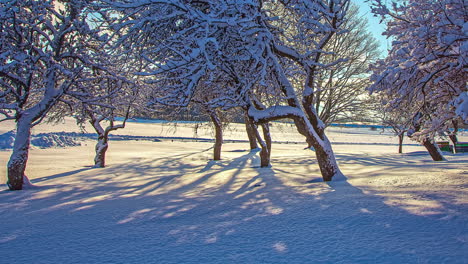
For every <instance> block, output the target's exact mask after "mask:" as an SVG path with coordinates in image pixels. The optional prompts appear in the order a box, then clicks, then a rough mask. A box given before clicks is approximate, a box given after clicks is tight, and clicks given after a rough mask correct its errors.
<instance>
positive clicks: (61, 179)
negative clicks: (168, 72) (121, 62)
mask: <svg viewBox="0 0 468 264" xmlns="http://www.w3.org/2000/svg"><path fill="white" fill-rule="evenodd" d="M158 126H160V125H157V124H154V125H150V124H145V125H143V124H133V125H130V126H129V130H126V129H125V130H122V131H119V132H120V133H122V134H126V135H139V136H150V135H155V134H158V133H166V136H168V137H175V136H183V137H186V136H189V135H192V136H193V127H191V126H189V125H187V126H180V127H178V129H177V132H176V133H175V134H173V133H172V132H167V129H161V128H160V127H158ZM0 129H5V130H6V129H9V128H7V127H1V128H0ZM235 129H237V128H235ZM235 129H232V131H233V132H231V135H232V137H233V138H234V137H235V135H236V133H238V136H239V137H241V136H243V134H242V135H241V132H240V131H241V130H240V127H239V132H235V131H234V130H235ZM73 130H74V128H72V127H71V126H70V125H68V124H62V125H60V126H56V127H52V126H42V127H37V128H35V131H34V132H35V133H41V132H52V131H73ZM160 131H166V132H160ZM0 132H1V131H0ZM136 132H138V133H136ZM209 133H210V132H209V130H208V129H206V131H205V130H201V131H199V135H198V136H199V137H205V136H208V135H209ZM289 133H290V131H287V130H286V131H285V129H283V131H282V135H281V134H280V131H276V136H278V138H280V139H281V138H282V139H285V138H289V137H291V138H292V136H293V135H290V134H289ZM158 135H160V134H158ZM330 137H331V138H334V140H335V141H336V142H342V143H340V144H336V145H335V146H334V150H335V152H336V154H337V160H338V162H339V164H340V166H341V169H342V171H343V172H344V174H345V175H346V176H347V177H348V181H341V182H332V183H329V184H327V183H323V182H321V181H320V174H319V171H318V166H317V164H316V161H315V157H314V153H313V152H312V151H310V150H304V149H303V147H304V146H305V145H304V144H274V145H273V154H272V155H273V156H272V164H273V166H272V167H271V168H259V167H258V165H259V162H260V161H259V158H258V154H257V153H256V152H249V151H248V150H247V148H248V144H247V143H245V142H240V143H228V144H225V146H224V147H223V160H222V161H216V162H215V161H210V160H209V159H210V157H211V146H212V144H211V143H207V142H195V141H187V140H185V141H179V140H174V141H171V140H162V141H160V142H151V141H147V140H139V141H136V140H132V141H112V142H111V144H110V148H109V153H108V164H109V166H108V167H106V168H104V169H96V168H92V167H91V166H90V165H92V159H93V147H94V146H93V144H94V142H93V141H91V140H87V141H84V142H83V144H82V146H76V147H68V148H52V149H32V150H31V154H30V162H29V164H28V169H27V174H28V176H29V177H30V178H31V179H32V182H33V183H34V184H36V185H37V187H36V188H34V189H31V190H26V191H20V192H9V191H1V192H0V221H1V223H2V224H1V225H0V263H468V195H467V186H468V172H467V169H466V163H467V161H468V156H467V155H451V156H448V160H449V161H444V162H440V163H434V162H432V161H431V160H430V157H429V156H428V155H427V154H426V153H424V151H423V148H422V147H420V146H415V145H407V146H405V152H406V153H405V154H403V155H399V154H395V151H396V146H395V145H393V144H394V141H391V140H393V139H391V138H390V137H389V135H380V134H379V133H376V132H375V131H368V130H346V129H341V130H340V129H336V131H330ZM348 139H349V140H351V141H352V142H351V143H353V144H344V142H345V140H348ZM369 141H370V142H374V143H380V144H377V145H370V144H368V143H369ZM412 144H413V143H412ZM8 155H9V152H8V151H0V162H1V163H2V164H6V162H7V160H8ZM4 167H5V166H4ZM0 173H4V171H0Z"/></svg>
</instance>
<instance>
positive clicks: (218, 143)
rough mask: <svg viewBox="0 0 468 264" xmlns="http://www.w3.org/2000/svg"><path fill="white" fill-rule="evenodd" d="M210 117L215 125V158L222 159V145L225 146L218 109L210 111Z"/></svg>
mask: <svg viewBox="0 0 468 264" xmlns="http://www.w3.org/2000/svg"><path fill="white" fill-rule="evenodd" d="M210 118H211V121H212V122H213V125H214V127H215V144H214V151H213V160H221V147H222V146H223V128H222V124H221V120H219V117H218V115H217V113H216V111H210Z"/></svg>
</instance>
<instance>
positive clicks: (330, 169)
mask: <svg viewBox="0 0 468 264" xmlns="http://www.w3.org/2000/svg"><path fill="white" fill-rule="evenodd" d="M294 122H295V124H296V127H297V128H298V131H301V134H303V135H305V136H306V140H307V142H308V144H309V145H311V146H312V147H314V149H315V155H316V157H317V163H318V165H319V168H320V172H321V174H322V179H323V181H331V180H332V178H334V177H335V178H344V175H343V173H342V172H341V170H340V169H339V167H338V163H337V162H336V159H335V154H334V153H333V149H332V146H331V143H330V141H329V140H328V137H327V136H326V135H325V130H324V129H320V128H317V129H316V128H314V126H313V125H312V124H311V122H310V120H307V119H306V118H304V119H300V118H296V119H295V120H294ZM308 122H310V123H308Z"/></svg>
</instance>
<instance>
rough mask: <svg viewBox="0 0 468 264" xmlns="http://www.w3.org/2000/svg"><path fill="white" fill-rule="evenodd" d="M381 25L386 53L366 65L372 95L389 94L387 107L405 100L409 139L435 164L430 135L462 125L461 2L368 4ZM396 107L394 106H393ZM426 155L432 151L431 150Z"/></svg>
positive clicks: (463, 16) (464, 53) (463, 27)
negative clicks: (388, 43) (419, 144)
mask: <svg viewBox="0 0 468 264" xmlns="http://www.w3.org/2000/svg"><path fill="white" fill-rule="evenodd" d="M370 2H371V4H372V7H373V9H372V10H373V12H374V14H376V15H379V16H381V17H382V19H383V20H384V21H386V23H387V30H386V32H385V34H386V35H387V36H388V37H390V38H392V39H393V40H394V41H393V43H392V48H391V50H390V51H389V55H388V57H387V58H385V60H381V61H378V62H377V63H375V64H374V65H372V67H371V69H372V71H373V75H372V77H371V80H372V81H373V82H374V84H373V85H372V86H371V87H370V90H371V91H372V92H384V93H387V94H393V95H394V96H395V98H394V100H392V101H391V102H389V103H390V104H393V105H397V106H398V105H404V102H405V101H406V102H408V100H409V99H410V100H411V101H410V102H411V103H412V104H413V105H412V109H414V112H413V115H414V124H413V126H414V127H413V129H411V130H410V132H411V133H410V134H411V136H412V138H414V139H416V140H418V141H420V142H422V143H423V144H424V145H425V146H426V147H429V148H428V150H429V151H430V153H431V156H432V157H433V158H434V159H436V160H441V159H443V157H442V156H441V155H437V153H436V152H437V151H436V149H437V147H436V146H430V145H431V144H432V145H434V139H433V138H434V136H435V135H436V134H437V133H440V132H444V131H446V130H448V127H450V126H451V125H452V121H453V120H455V119H457V118H458V116H460V117H462V118H463V120H464V122H468V119H467V118H466V114H464V113H465V110H466V109H464V108H465V106H464V104H465V101H464V99H463V98H464V97H465V96H466V93H467V86H466V68H467V54H468V45H467V43H468V42H467V40H468V36H467V34H466V30H467V23H466V21H467V20H468V14H467V12H466V3H465V2H466V1H464V0H440V1H426V0H414V1H409V2H406V1H392V4H391V6H387V5H385V4H384V3H383V2H382V1H380V0H372V1H370ZM394 108H396V107H394ZM431 150H432V151H431Z"/></svg>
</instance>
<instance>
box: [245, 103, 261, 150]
mask: <svg viewBox="0 0 468 264" xmlns="http://www.w3.org/2000/svg"><path fill="white" fill-rule="evenodd" d="M244 122H245V130H246V131H247V137H248V138H249V144H250V150H253V149H257V148H258V144H257V138H256V136H255V129H254V127H253V124H252V122H251V120H250V118H249V115H248V113H247V111H245V115H244Z"/></svg>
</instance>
